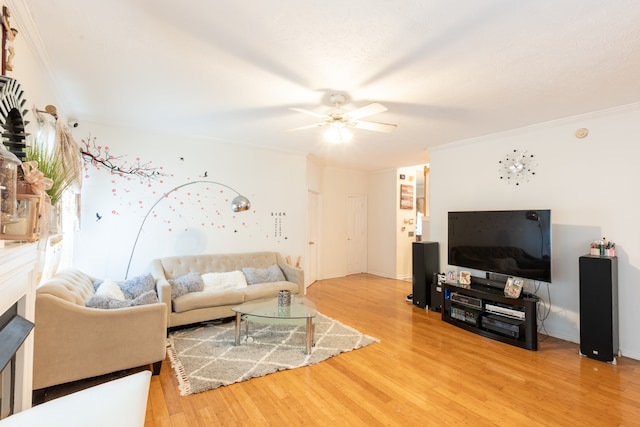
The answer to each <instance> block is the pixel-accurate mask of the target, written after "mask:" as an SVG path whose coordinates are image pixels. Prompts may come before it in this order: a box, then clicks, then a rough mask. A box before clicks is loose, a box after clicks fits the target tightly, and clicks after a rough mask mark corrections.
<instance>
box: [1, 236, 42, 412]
mask: <svg viewBox="0 0 640 427" xmlns="http://www.w3.org/2000/svg"><path fill="white" fill-rule="evenodd" d="M37 259H38V252H37V250H36V244H35V243H31V244H11V243H8V242H7V243H6V246H5V247H4V248H0V313H4V312H5V311H7V310H8V309H10V308H11V307H12V306H13V305H14V304H16V303H18V315H20V316H22V317H24V318H25V319H27V320H29V321H31V322H34V323H35V286H36V268H35V267H36V262H37ZM15 380H16V389H15V402H14V407H13V410H14V412H20V411H23V410H25V409H28V408H30V407H31V395H32V392H33V390H32V385H33V331H31V333H30V334H29V336H28V337H27V339H26V340H25V341H24V343H23V344H22V347H20V350H19V351H18V353H17V354H16V378H15Z"/></svg>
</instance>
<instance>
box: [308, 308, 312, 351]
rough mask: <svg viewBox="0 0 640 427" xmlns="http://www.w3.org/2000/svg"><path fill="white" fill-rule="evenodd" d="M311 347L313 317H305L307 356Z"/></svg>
mask: <svg viewBox="0 0 640 427" xmlns="http://www.w3.org/2000/svg"><path fill="white" fill-rule="evenodd" d="M312 346H313V317H307V354H311V347H312Z"/></svg>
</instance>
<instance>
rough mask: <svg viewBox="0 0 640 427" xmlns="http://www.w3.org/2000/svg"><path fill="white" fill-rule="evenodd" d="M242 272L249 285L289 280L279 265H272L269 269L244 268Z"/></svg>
mask: <svg viewBox="0 0 640 427" xmlns="http://www.w3.org/2000/svg"><path fill="white" fill-rule="evenodd" d="M242 272H243V273H244V275H245V276H246V277H247V284H249V285H255V284H258V283H269V282H283V281H285V280H287V279H285V277H284V274H282V270H280V267H278V265H277V264H273V265H270V266H269V267H267V268H254V267H244V268H243V269H242Z"/></svg>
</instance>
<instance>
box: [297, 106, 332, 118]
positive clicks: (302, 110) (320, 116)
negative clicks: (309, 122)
mask: <svg viewBox="0 0 640 427" xmlns="http://www.w3.org/2000/svg"><path fill="white" fill-rule="evenodd" d="M291 109H292V110H293V111H297V112H299V113H304V114H308V115H310V116H313V117H319V118H321V119H328V118H330V117H329V116H327V115H326V114H320V113H316V112H314V111H310V110H305V109H304V108H291Z"/></svg>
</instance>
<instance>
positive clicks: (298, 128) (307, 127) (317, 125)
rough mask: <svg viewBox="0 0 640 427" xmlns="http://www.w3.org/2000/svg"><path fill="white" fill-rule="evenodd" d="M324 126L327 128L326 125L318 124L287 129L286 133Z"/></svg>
mask: <svg viewBox="0 0 640 427" xmlns="http://www.w3.org/2000/svg"><path fill="white" fill-rule="evenodd" d="M322 126H326V125H325V123H316V124H315V125H307V126H300V127H297V128H293V129H287V130H286V131H285V132H293V131H296V130H303V129H311V128H317V127H322Z"/></svg>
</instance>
